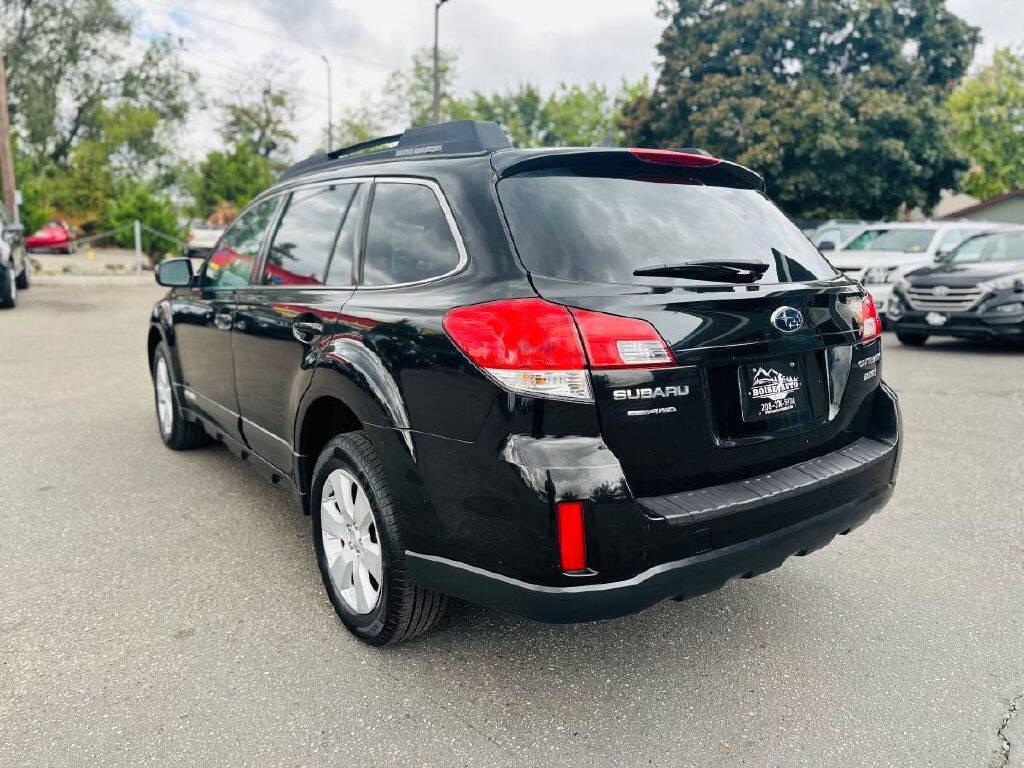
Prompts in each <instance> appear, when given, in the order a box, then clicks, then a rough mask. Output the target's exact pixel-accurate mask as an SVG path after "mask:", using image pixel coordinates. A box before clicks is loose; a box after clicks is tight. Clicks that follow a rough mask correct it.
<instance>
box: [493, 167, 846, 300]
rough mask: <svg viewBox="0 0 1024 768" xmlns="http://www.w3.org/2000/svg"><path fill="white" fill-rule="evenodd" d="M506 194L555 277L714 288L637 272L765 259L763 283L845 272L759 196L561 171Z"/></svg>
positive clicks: (524, 247)
mask: <svg viewBox="0 0 1024 768" xmlns="http://www.w3.org/2000/svg"><path fill="white" fill-rule="evenodd" d="M498 193H499V197H500V199H501V202H502V207H503V208H504V210H505V214H506V216H507V218H508V222H509V227H510V229H511V233H512V238H513V240H514V241H515V245H516V248H517V250H518V252H519V255H520V257H521V258H522V259H523V263H524V265H525V266H526V268H527V269H528V270H530V271H531V272H534V273H536V274H539V275H545V276H547V277H554V278H559V279H562V280H570V281H576V282H597V283H640V282H643V283H645V284H647V283H653V284H670V285H678V284H680V283H686V282H696V283H697V284H705V285H706V284H707V283H705V282H703V281H693V280H686V279H682V278H675V277H671V278H669V277H649V276H645V277H642V278H641V277H637V276H635V275H634V274H633V272H634V270H637V269H640V268H644V267H652V266H659V265H677V264H681V263H685V262H689V261H695V260H740V261H751V260H757V261H763V262H765V263H766V264H768V265H769V269H768V271H766V272H765V273H764V275H763V276H762V277H761V278H760V280H759V281H758V282H760V283H787V282H806V281H815V280H826V279H831V278H834V277H836V275H837V273H836V271H835V269H833V268H832V266H831V265H830V264H829V263H828V261H827V260H826V259H825V258H824V257H823V256H822V255H821V254H820V253H819V252H818V250H817V249H816V248H815V247H814V246H813V245H812V244H811V242H810V241H809V240H808V239H807V237H806V236H805V235H804V234H803V233H802V232H801V231H800V230H799V229H798V228H797V227H796V226H795V225H794V224H793V223H792V222H790V221H789V219H787V218H786V217H785V216H784V215H783V214H782V212H781V211H779V209H778V208H776V207H775V206H774V205H773V204H772V203H771V202H769V201H768V200H767V199H766V198H765V197H764V196H763V195H761V194H760V193H759V192H758V191H756V190H751V189H735V188H731V187H715V186H704V185H702V184H699V183H689V182H680V181H677V180H666V179H645V178H620V177H609V176H598V175H583V174H573V173H564V172H559V173H545V174H524V175H522V176H512V177H510V178H506V179H503V180H502V181H500V182H499V183H498Z"/></svg>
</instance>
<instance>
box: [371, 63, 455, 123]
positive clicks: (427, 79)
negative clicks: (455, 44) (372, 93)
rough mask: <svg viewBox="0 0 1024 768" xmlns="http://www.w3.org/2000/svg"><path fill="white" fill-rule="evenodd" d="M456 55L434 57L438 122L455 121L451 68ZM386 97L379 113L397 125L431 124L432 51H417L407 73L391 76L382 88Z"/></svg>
mask: <svg viewBox="0 0 1024 768" xmlns="http://www.w3.org/2000/svg"><path fill="white" fill-rule="evenodd" d="M457 60H458V55H457V54H456V53H455V52H454V51H447V50H441V51H440V55H439V56H438V66H437V70H438V73H439V83H440V88H439V89H438V90H439V93H440V98H439V105H440V109H439V113H440V121H441V122H442V123H443V122H446V121H448V120H458V119H460V116H458V114H457V112H458V110H459V108H460V105H459V103H458V101H457V99H456V98H455V95H454V92H455V66H456V62H457ZM384 91H385V93H387V94H388V97H387V99H386V100H385V103H384V105H383V109H382V111H383V113H384V114H387V115H389V116H390V117H391V119H392V120H397V121H398V122H399V124H401V125H430V124H431V123H433V122H434V114H433V109H434V49H433V48H420V49H418V50H417V51H415V52H414V53H413V55H412V60H411V62H410V64H409V67H408V68H407V69H398V70H395V71H394V72H392V73H391V75H390V76H389V77H388V80H387V83H386V85H385V87H384Z"/></svg>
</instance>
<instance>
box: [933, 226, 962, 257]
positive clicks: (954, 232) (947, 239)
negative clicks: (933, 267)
mask: <svg viewBox="0 0 1024 768" xmlns="http://www.w3.org/2000/svg"><path fill="white" fill-rule="evenodd" d="M963 239H964V236H963V234H962V233H961V232H960V230H959V229H947V230H946V232H945V234H943V235H942V239H941V240H939V245H938V252H939V253H945V252H946V251H951V250H953V249H954V248H955V247H956V246H958V245H959V244H960V241H961V240H963Z"/></svg>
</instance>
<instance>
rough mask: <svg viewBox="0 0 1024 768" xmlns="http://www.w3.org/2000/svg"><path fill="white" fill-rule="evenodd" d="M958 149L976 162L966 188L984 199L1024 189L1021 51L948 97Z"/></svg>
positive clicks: (1006, 51) (1005, 53) (1003, 52)
mask: <svg viewBox="0 0 1024 768" xmlns="http://www.w3.org/2000/svg"><path fill="white" fill-rule="evenodd" d="M949 111H950V113H951V114H952V116H953V128H954V136H955V139H956V143H957V145H958V146H959V147H960V148H961V149H963V151H964V152H966V153H967V155H968V156H969V157H970V158H971V160H973V161H974V163H975V167H974V168H972V169H971V171H970V172H969V173H968V175H967V179H966V180H965V182H964V189H966V190H967V192H969V193H970V194H972V195H974V196H975V197H980V198H982V199H984V198H988V197H992V196H993V195H1001V194H1003V193H1005V192H1009V191H1010V190H1014V189H1024V52H1022V53H1015V52H1014V51H1013V50H1012V49H1010V48H1001V49H999V50H997V51H996V52H995V55H994V56H993V58H992V63H991V64H990V65H989V66H987V67H985V68H984V69H982V70H981V71H980V72H978V74H977V75H976V76H975V77H972V78H970V79H969V80H967V81H966V82H964V83H963V84H962V85H961V86H960V87H959V88H957V89H956V90H955V91H954V92H953V94H952V96H950V97H949Z"/></svg>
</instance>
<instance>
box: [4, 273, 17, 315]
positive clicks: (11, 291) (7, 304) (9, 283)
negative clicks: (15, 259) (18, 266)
mask: <svg viewBox="0 0 1024 768" xmlns="http://www.w3.org/2000/svg"><path fill="white" fill-rule="evenodd" d="M17 303H18V278H17V277H15V275H14V265H13V264H7V265H5V266H0V308H3V309H13V308H14V307H15V306H16V305H17Z"/></svg>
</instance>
